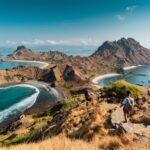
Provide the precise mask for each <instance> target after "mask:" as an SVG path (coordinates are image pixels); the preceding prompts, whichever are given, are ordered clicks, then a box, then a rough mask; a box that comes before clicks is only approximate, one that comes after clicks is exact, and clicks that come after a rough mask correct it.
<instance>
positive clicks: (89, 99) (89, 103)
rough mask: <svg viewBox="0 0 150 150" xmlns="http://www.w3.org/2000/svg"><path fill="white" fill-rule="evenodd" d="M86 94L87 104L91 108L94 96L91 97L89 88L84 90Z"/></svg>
mask: <svg viewBox="0 0 150 150" xmlns="http://www.w3.org/2000/svg"><path fill="white" fill-rule="evenodd" d="M84 96H85V100H86V106H87V108H89V107H90V106H91V101H92V98H91V97H90V95H89V92H88V90H85V91H84Z"/></svg>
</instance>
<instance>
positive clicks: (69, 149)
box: [1, 136, 98, 150]
mask: <svg viewBox="0 0 150 150" xmlns="http://www.w3.org/2000/svg"><path fill="white" fill-rule="evenodd" d="M1 150H98V146H97V145H95V144H93V143H86V142H84V141H82V140H70V139H68V138H66V137H64V136H56V137H53V138H51V139H47V140H44V141H41V142H39V143H31V144H21V145H17V146H10V147H6V148H1Z"/></svg>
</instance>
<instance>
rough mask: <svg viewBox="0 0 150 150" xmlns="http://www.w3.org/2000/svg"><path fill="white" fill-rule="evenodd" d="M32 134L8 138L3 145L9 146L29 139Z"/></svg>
mask: <svg viewBox="0 0 150 150" xmlns="http://www.w3.org/2000/svg"><path fill="white" fill-rule="evenodd" d="M30 137H31V136H30V135H23V136H16V137H15V138H13V139H10V140H6V141H4V142H3V143H1V145H3V146H8V145H13V144H18V143H22V142H25V141H27V139H29V138H30Z"/></svg>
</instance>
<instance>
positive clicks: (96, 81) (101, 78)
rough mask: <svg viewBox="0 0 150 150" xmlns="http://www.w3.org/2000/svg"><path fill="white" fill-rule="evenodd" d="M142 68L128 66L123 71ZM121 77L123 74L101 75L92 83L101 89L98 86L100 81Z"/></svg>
mask: <svg viewBox="0 0 150 150" xmlns="http://www.w3.org/2000/svg"><path fill="white" fill-rule="evenodd" d="M140 66H142V65H138V66H128V67H124V68H123V69H124V71H127V70H131V69H134V68H137V67H140ZM120 75H121V74H119V73H108V74H104V75H100V76H97V77H95V78H94V79H93V80H92V83H94V85H95V86H96V87H99V88H101V87H102V86H101V85H99V84H98V83H99V81H100V80H103V79H105V78H108V77H115V76H120Z"/></svg>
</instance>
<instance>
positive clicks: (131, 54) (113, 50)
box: [92, 38, 150, 64]
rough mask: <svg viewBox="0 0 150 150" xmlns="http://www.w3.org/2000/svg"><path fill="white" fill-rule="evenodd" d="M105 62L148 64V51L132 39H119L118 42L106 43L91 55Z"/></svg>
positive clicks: (149, 51)
mask: <svg viewBox="0 0 150 150" xmlns="http://www.w3.org/2000/svg"><path fill="white" fill-rule="evenodd" d="M95 55H99V56H101V57H102V58H104V59H106V60H109V61H110V60H112V61H114V62H116V61H117V62H124V63H130V64H145V63H149V58H150V50H148V49H146V48H144V47H143V46H141V45H140V43H139V42H137V41H136V40H135V39H133V38H121V39H120V40H118V41H112V42H110V41H106V42H104V43H103V44H102V45H101V46H100V47H99V48H98V49H97V51H96V52H95V53H94V54H93V55H92V56H95Z"/></svg>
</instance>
